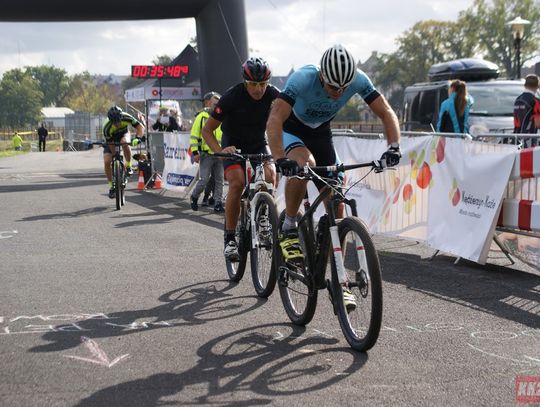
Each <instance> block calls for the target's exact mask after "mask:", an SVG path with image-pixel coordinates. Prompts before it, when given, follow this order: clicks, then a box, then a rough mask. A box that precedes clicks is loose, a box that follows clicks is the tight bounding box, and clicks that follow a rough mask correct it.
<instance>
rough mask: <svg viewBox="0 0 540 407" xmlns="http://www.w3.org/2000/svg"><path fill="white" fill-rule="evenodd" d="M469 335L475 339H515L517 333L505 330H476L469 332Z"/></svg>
mask: <svg viewBox="0 0 540 407" xmlns="http://www.w3.org/2000/svg"><path fill="white" fill-rule="evenodd" d="M471 336H472V337H473V338H475V339H488V340H489V339H493V340H497V341H498V340H508V339H516V338H517V337H518V334H517V333H515V332H507V331H477V332H473V333H471Z"/></svg>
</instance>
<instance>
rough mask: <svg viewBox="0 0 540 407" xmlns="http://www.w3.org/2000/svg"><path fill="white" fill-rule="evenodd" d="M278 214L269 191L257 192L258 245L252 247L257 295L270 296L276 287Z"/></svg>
mask: <svg viewBox="0 0 540 407" xmlns="http://www.w3.org/2000/svg"><path fill="white" fill-rule="evenodd" d="M277 228H278V215H277V209H276V204H275V202H274V198H273V197H272V195H270V194H269V193H268V192H259V193H258V194H257V207H256V208H255V230H252V231H251V234H250V235H255V236H256V241H257V243H258V247H251V254H250V260H251V276H252V278H253V286H254V287H255V291H256V292H257V295H258V296H259V297H261V298H268V296H270V294H272V292H273V291H274V288H275V287H276V267H275V265H276V257H277V255H278V254H277V253H278V251H277Z"/></svg>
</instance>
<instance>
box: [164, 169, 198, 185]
mask: <svg viewBox="0 0 540 407" xmlns="http://www.w3.org/2000/svg"><path fill="white" fill-rule="evenodd" d="M193 178H194V177H193V176H191V175H186V174H175V173H173V172H169V173H168V174H167V184H170V185H174V186H175V187H187V186H189V185H190V184H191V181H193Z"/></svg>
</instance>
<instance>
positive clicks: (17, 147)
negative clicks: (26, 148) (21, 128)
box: [11, 132, 23, 151]
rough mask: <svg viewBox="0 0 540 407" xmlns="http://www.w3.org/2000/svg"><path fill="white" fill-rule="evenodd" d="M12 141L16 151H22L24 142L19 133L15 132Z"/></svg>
mask: <svg viewBox="0 0 540 407" xmlns="http://www.w3.org/2000/svg"><path fill="white" fill-rule="evenodd" d="M11 141H12V142H13V148H14V149H15V151H21V150H22V144H23V141H22V138H21V136H19V133H17V132H15V134H14V135H13V138H12V139H11Z"/></svg>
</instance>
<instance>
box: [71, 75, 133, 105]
mask: <svg viewBox="0 0 540 407" xmlns="http://www.w3.org/2000/svg"><path fill="white" fill-rule="evenodd" d="M114 104H122V101H120V100H118V97H117V95H116V92H115V91H114V89H113V88H112V87H111V86H110V85H107V84H102V85H99V86H98V85H97V84H96V81H95V80H94V78H93V77H92V76H91V75H90V74H89V73H88V72H83V73H82V74H77V75H74V76H73V78H72V81H71V85H70V87H69V91H68V95H67V96H66V106H67V107H69V108H71V109H73V110H75V111H81V112H90V113H93V114H105V113H107V110H109V108H110V107H111V106H112V105H114Z"/></svg>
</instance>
